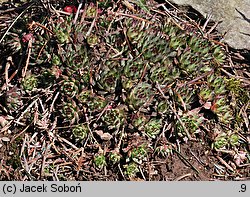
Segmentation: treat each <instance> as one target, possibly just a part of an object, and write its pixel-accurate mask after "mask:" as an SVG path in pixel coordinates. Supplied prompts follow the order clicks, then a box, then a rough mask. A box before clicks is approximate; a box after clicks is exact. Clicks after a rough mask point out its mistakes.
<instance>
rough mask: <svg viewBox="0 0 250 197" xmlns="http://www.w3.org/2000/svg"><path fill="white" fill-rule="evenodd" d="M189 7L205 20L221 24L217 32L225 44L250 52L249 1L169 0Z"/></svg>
mask: <svg viewBox="0 0 250 197" xmlns="http://www.w3.org/2000/svg"><path fill="white" fill-rule="evenodd" d="M170 1H171V2H173V3H175V4H177V5H181V6H191V7H192V8H194V9H195V10H197V11H198V12H199V13H201V14H202V15H203V16H204V17H205V18H207V16H208V15H210V14H211V15H212V17H211V19H212V20H213V21H218V22H221V23H220V24H219V25H218V26H217V30H218V31H219V32H220V33H221V34H225V33H226V34H225V40H224V41H225V42H226V43H227V44H228V45H229V46H230V47H232V48H235V49H247V50H250V0H208V1H204V0H170Z"/></svg>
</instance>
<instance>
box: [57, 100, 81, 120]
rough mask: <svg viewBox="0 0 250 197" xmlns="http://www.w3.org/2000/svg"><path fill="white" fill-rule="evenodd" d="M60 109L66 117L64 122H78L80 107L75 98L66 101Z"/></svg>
mask: <svg viewBox="0 0 250 197" xmlns="http://www.w3.org/2000/svg"><path fill="white" fill-rule="evenodd" d="M60 111H61V115H62V116H63V117H64V122H70V123H71V124H73V123H75V122H78V120H79V109H78V107H77V106H76V103H75V102H74V101H73V100H71V101H68V102H65V103H64V104H63V106H62V109H61V110H60Z"/></svg>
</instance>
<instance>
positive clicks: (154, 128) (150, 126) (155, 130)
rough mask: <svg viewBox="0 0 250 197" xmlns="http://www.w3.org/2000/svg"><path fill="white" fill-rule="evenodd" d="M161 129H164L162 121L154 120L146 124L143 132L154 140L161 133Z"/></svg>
mask: <svg viewBox="0 0 250 197" xmlns="http://www.w3.org/2000/svg"><path fill="white" fill-rule="evenodd" d="M161 128H162V120H161V119H156V118H154V119H151V120H150V121H149V122H147V123H146V125H145V127H144V129H143V130H144V132H145V134H146V135H147V136H148V137H150V138H153V139H154V138H156V137H157V136H158V134H159V133H160V132H161Z"/></svg>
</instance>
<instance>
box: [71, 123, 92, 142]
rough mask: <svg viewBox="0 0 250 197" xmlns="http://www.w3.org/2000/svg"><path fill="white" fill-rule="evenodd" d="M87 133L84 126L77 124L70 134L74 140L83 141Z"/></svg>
mask: <svg viewBox="0 0 250 197" xmlns="http://www.w3.org/2000/svg"><path fill="white" fill-rule="evenodd" d="M88 132H89V129H88V126H87V125H86V124H78V125H76V126H75V127H74V128H73V129H72V133H73V135H74V137H75V138H76V139H79V140H83V139H85V138H86V137H87V135H88Z"/></svg>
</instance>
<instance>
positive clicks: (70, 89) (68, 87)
mask: <svg viewBox="0 0 250 197" xmlns="http://www.w3.org/2000/svg"><path fill="white" fill-rule="evenodd" d="M61 91H62V93H63V94H64V95H67V96H69V97H74V96H75V95H76V94H78V92H79V90H78V84H77V81H76V80H74V79H72V80H70V79H69V80H64V81H63V82H62V86H61Z"/></svg>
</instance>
